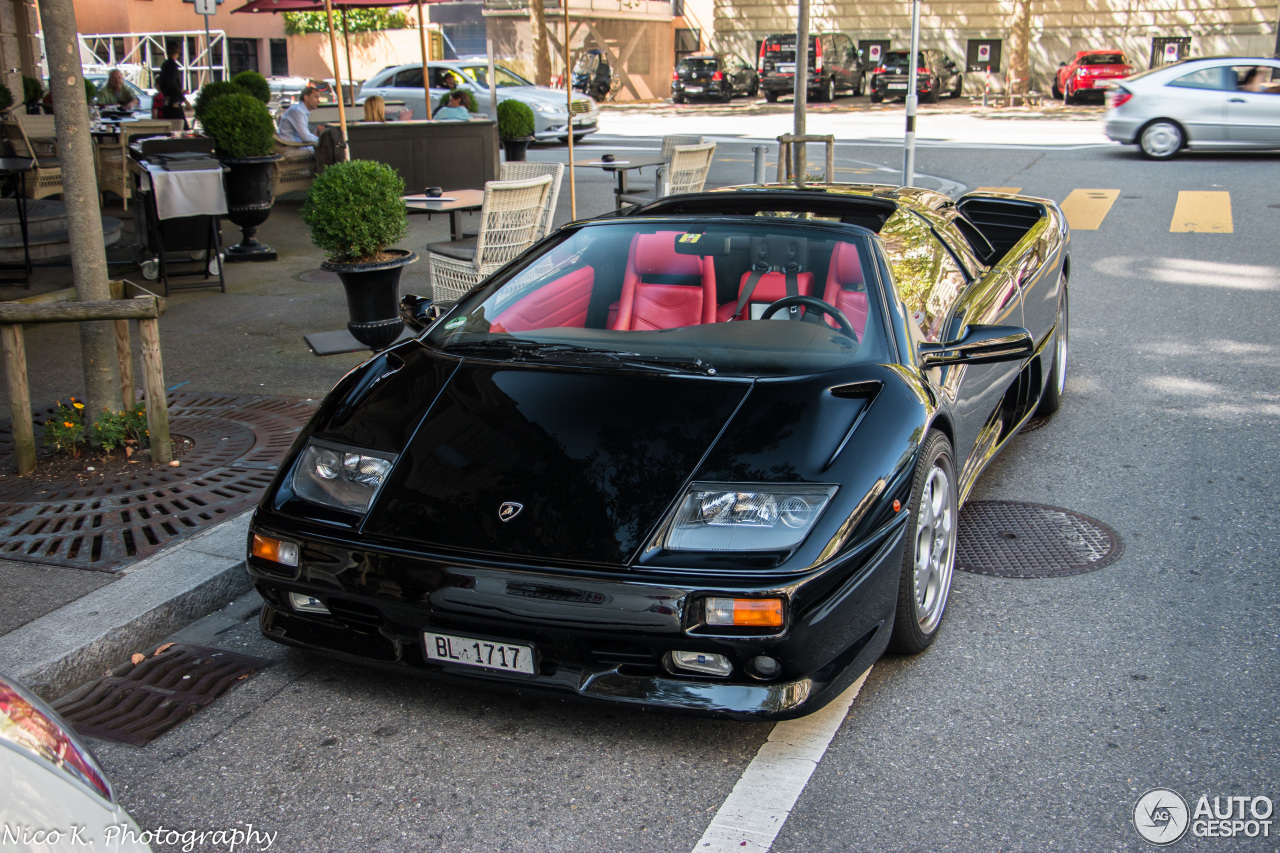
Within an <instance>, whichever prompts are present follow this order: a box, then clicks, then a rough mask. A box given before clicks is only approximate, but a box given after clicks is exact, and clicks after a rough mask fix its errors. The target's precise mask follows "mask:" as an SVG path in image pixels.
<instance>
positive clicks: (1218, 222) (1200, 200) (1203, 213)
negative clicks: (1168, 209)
mask: <svg viewBox="0 0 1280 853" xmlns="http://www.w3.org/2000/svg"><path fill="white" fill-rule="evenodd" d="M1169 230H1170V231H1175V232H1182V231H1199V232H1202V233H1208V234H1230V233H1232V232H1233V231H1234V230H1235V229H1234V228H1232V226H1231V193H1229V192H1226V191H1224V190H1214V191H1212V192H1190V191H1185V190H1184V191H1182V192H1179V193H1178V204H1177V206H1176V207H1174V209H1173V222H1172V224H1170V225H1169Z"/></svg>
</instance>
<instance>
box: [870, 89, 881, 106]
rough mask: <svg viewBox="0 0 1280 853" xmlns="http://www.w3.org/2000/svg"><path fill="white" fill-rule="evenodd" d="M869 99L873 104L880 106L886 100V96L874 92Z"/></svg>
mask: <svg viewBox="0 0 1280 853" xmlns="http://www.w3.org/2000/svg"><path fill="white" fill-rule="evenodd" d="M869 97H870V100H871V103H873V104H878V103H880V102H881V101H883V100H884V95H881V94H880V93H879V92H872V93H871V95H870V96H869Z"/></svg>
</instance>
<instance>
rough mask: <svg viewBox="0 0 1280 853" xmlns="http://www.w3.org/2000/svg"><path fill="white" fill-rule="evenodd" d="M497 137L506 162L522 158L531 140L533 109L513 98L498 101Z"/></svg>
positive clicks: (521, 159)
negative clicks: (505, 154)
mask: <svg viewBox="0 0 1280 853" xmlns="http://www.w3.org/2000/svg"><path fill="white" fill-rule="evenodd" d="M498 139H500V140H502V148H503V150H504V151H506V153H507V162H508V163H511V162H516V161H523V160H524V157H525V152H526V151H527V150H528V148H529V143H530V142H532V141H533V110H532V109H530V108H529V105H528V104H525V103H522V102H521V101H517V100H515V99H514V98H508V99H507V100H505V101H498Z"/></svg>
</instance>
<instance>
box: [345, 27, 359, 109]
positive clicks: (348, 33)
mask: <svg viewBox="0 0 1280 853" xmlns="http://www.w3.org/2000/svg"><path fill="white" fill-rule="evenodd" d="M342 44H343V46H345V47H346V49H347V76H348V77H349V78H351V79H350V80H348V81H347V82H348V83H350V84H351V85H349V86H348V87H347V89H348V91H349V92H350V93H351V106H353V107H354V106H355V105H356V89H355V79H356V71H355V69H354V68H352V67H351V29H350V28H349V27H348V26H347V7H346V6H343V7H342Z"/></svg>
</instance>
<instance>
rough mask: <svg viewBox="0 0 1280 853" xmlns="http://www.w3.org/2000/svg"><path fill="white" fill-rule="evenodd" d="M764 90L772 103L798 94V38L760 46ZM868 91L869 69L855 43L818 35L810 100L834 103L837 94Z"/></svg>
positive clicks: (813, 42) (782, 36) (813, 37)
mask: <svg viewBox="0 0 1280 853" xmlns="http://www.w3.org/2000/svg"><path fill="white" fill-rule="evenodd" d="M756 70H757V71H759V73H760V88H761V89H763V90H764V98H765V100H766V101H768V102H769V103H773V102H774V101H776V100H778V96H779V95H794V94H795V91H796V34H795V33H778V34H775V35H771V36H769V37H767V38H766V39H765V40H764V41H763V42H762V43H761V44H760V59H759V60H758V61H757V63H756ZM865 88H866V68H865V67H864V66H863V64H862V55H861V52H860V51H859V50H858V46H857V45H855V44H854V43H853V39H851V38H849V37H848V36H847V35H845V34H844V33H817V34H810V36H809V97H810V98H811V99H812V100H814V101H833V100H835V97H836V92H850V93H852V94H854V95H861V94H862V93H863V90H864V89H865Z"/></svg>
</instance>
